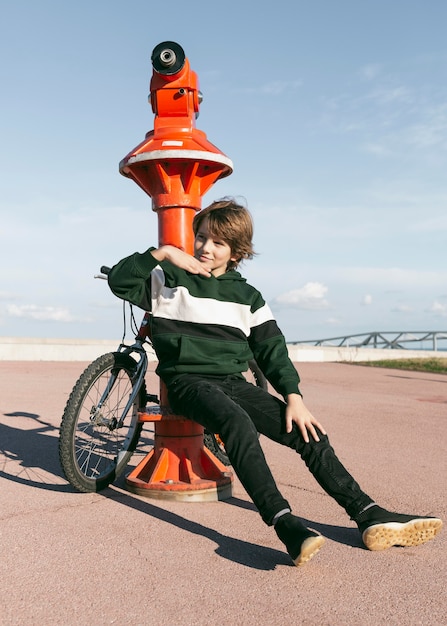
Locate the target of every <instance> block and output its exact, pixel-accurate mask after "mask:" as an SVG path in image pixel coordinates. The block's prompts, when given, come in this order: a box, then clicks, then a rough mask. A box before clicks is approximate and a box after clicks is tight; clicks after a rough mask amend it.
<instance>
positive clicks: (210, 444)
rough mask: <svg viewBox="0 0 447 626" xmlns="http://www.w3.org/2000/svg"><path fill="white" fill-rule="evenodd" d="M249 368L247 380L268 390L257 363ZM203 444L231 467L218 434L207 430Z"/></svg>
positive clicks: (249, 364) (251, 363)
mask: <svg viewBox="0 0 447 626" xmlns="http://www.w3.org/2000/svg"><path fill="white" fill-rule="evenodd" d="M248 366H249V369H248V371H247V372H246V373H245V378H246V379H247V380H248V381H249V382H251V383H252V384H253V385H257V386H258V387H261V389H265V390H267V387H268V383H267V380H266V378H265V376H264V374H263V373H262V372H261V369H260V368H259V366H258V364H257V363H256V361H250V362H249V363H248ZM203 442H204V444H205V446H206V447H207V448H208V450H210V451H211V452H212V453H213V454H214V456H215V457H216V458H218V459H219V461H220V462H221V463H223V464H224V465H231V463H230V459H229V458H228V455H227V453H226V451H225V446H224V443H223V441H222V439H221V438H220V437H219V435H218V434H217V433H210V432H209V431H208V430H206V429H205V432H204V434H203Z"/></svg>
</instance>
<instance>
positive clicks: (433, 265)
mask: <svg viewBox="0 0 447 626" xmlns="http://www.w3.org/2000/svg"><path fill="white" fill-rule="evenodd" d="M1 5H2V10H1V15H2V20H1V24H0V54H1V59H2V61H1V64H0V81H1V100H0V102H1V104H0V107H1V116H0V137H1V147H2V150H1V154H0V161H1V176H0V214H1V215H0V216H1V221H0V336H13V337H14V336H15V337H43V338H45V337H48V338H51V337H67V338H91V339H93V338H98V339H113V338H117V339H119V337H120V334H121V329H122V325H121V310H122V309H121V303H120V302H119V301H118V300H116V298H114V297H113V296H112V295H111V293H110V292H109V291H108V287H107V284H106V283H105V282H103V281H98V280H94V279H93V276H94V274H95V273H97V271H98V269H99V267H100V266H101V265H102V264H107V265H112V264H113V263H115V262H116V261H117V260H119V259H120V258H122V257H123V256H126V255H128V254H130V253H132V252H134V251H137V250H138V251H143V250H145V249H146V248H147V247H149V245H156V244H157V217H156V215H155V214H154V213H153V212H152V211H151V205H150V199H149V198H148V197H147V196H146V195H145V194H144V193H143V192H142V191H141V190H140V189H139V187H137V186H136V185H135V184H134V183H133V182H131V181H130V180H128V179H126V178H124V177H122V176H121V175H120V174H119V172H118V164H119V161H120V160H121V159H122V158H123V157H124V156H125V155H126V154H127V153H128V152H129V151H130V150H131V149H132V148H134V147H135V146H136V145H137V144H138V143H140V141H141V140H142V139H143V138H144V135H145V133H146V132H147V131H148V130H150V129H152V127H153V114H152V111H151V109H150V106H149V105H148V103H147V95H148V92H149V81H150V77H151V74H152V66H151V63H150V55H151V52H152V50H153V48H154V47H155V46H156V45H157V44H158V43H160V42H161V41H165V40H173V41H176V42H178V43H179V44H180V45H182V46H183V48H184V49H185V52H186V55H187V57H188V59H189V61H190V63H191V67H192V69H193V70H195V71H196V72H197V74H198V77H199V82H200V88H201V91H202V92H203V94H204V101H203V103H202V106H201V110H200V116H199V119H198V121H197V126H198V128H200V129H201V130H203V131H204V132H205V133H206V134H207V137H208V139H209V140H210V141H211V142H212V143H214V144H215V145H216V146H218V148H219V149H220V150H222V152H224V153H225V154H226V155H227V156H228V157H229V158H230V159H231V160H232V161H233V164H234V173H233V174H232V175H231V176H230V177H228V178H226V179H224V180H222V181H219V182H217V183H216V184H215V186H214V187H213V188H212V189H211V191H209V192H208V193H207V195H206V196H205V197H204V199H203V206H206V204H207V203H209V202H211V201H212V200H214V199H216V198H219V197H222V196H224V195H235V196H241V197H243V198H245V200H246V202H247V204H248V206H249V208H250V210H251V212H252V214H253V217H254V219H255V247H256V250H257V252H258V256H257V257H256V258H255V260H253V261H249V262H247V263H246V264H244V266H243V267H242V273H243V274H244V275H245V276H246V277H247V279H248V280H249V281H250V282H252V283H253V284H255V285H256V286H257V287H258V288H259V289H260V290H261V291H262V293H263V294H264V297H265V298H266V300H267V301H268V302H269V303H270V305H271V306H272V309H273V310H274V312H275V315H276V317H277V319H278V322H279V324H280V326H281V328H282V329H283V331H284V333H285V335H286V338H287V339H288V340H289V341H296V340H305V339H317V338H326V337H335V336H340V335H345V334H352V333H363V332H369V331H376V330H377V331H396V330H407V331H418V330H446V328H447V268H446V263H445V260H446V250H447V246H446V240H447V237H446V235H447V211H446V207H447V177H446V166H447V158H446V156H447V80H446V79H447V39H446V36H445V24H446V23H447V4H446V3H445V2H444V0H428V1H427V2H422V0H420V1H417V2H416V1H414V0H405V1H403V0H393V2H390V1H389V0H363V1H361V0H356V1H354V0H337V1H336V2H335V1H334V0H325V1H323V0H313V1H310V0H309V1H306V2H303V1H300V0H293V1H292V0H290V1H283V0H278V1H277V2H274V3H269V2H266V3H262V4H259V3H254V2H241V1H240V0H239V2H236V1H233V0H229V1H227V2H226V3H223V4H222V3H216V4H215V3H204V2H202V1H201V2H198V1H196V0H190V2H184V1H182V2H180V1H178V0H171V1H170V2H169V3H163V2H149V1H148V0H145V1H144V2H143V1H141V0H134V1H133V2H132V3H125V2H122V1H119V2H118V1H116V0H107V1H106V0H77V2H63V1H61V0H58V1H56V0H38V1H32V0H16V1H15V2H14V3H11V2H2V3H1Z"/></svg>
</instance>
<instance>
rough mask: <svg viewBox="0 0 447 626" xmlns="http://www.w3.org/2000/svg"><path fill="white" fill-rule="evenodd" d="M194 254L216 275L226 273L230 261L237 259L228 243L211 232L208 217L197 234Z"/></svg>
mask: <svg viewBox="0 0 447 626" xmlns="http://www.w3.org/2000/svg"><path fill="white" fill-rule="evenodd" d="M194 256H195V258H196V259H197V260H198V261H200V263H202V264H203V265H204V266H205V267H206V269H207V270H209V271H210V272H211V274H212V275H213V276H216V277H217V276H221V275H222V274H225V272H226V271H227V266H228V263H229V261H235V260H236V259H235V258H234V257H233V256H232V252H231V247H230V246H229V245H228V243H227V242H226V241H224V240H223V239H221V238H219V237H215V236H213V235H212V234H211V233H210V231H209V229H208V218H205V219H204V220H203V222H202V224H201V225H200V228H199V230H198V231H197V234H196V236H195V239H194Z"/></svg>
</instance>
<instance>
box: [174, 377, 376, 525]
mask: <svg viewBox="0 0 447 626" xmlns="http://www.w3.org/2000/svg"><path fill="white" fill-rule="evenodd" d="M168 397H169V402H170V405H171V408H172V409H173V411H174V412H175V413H177V414H178V415H183V416H184V417H187V418H190V419H192V420H194V421H195V422H197V423H199V424H201V425H202V426H204V427H205V428H206V429H207V430H209V431H210V432H213V433H219V436H220V437H221V439H222V441H223V442H224V444H225V450H226V452H227V454H228V457H229V459H230V462H231V464H232V466H233V469H234V471H235V472H236V474H237V476H238V478H239V480H240V481H241V483H242V485H243V486H244V488H245V490H246V491H247V493H248V495H249V496H250V498H251V499H252V500H253V502H254V504H255V505H256V507H257V508H258V510H259V512H260V514H261V516H262V519H263V520H264V522H265V523H266V524H268V525H271V524H272V520H273V518H274V516H275V515H276V513H279V512H280V511H282V510H283V509H285V508H288V507H289V508H290V505H289V503H288V502H287V500H285V499H284V498H283V496H282V495H281V493H280V492H279V490H278V487H277V486H276V483H275V480H274V478H273V476H272V474H271V472H270V469H269V467H268V465H267V462H266V460H265V456H264V453H263V451H262V448H261V446H260V444H259V440H258V433H261V434H262V435H265V436H266V437H268V438H269V439H272V440H273V441H276V442H278V443H280V444H282V445H285V446H288V447H289V448H294V449H295V450H296V451H297V452H298V454H300V456H301V458H302V459H303V460H304V462H305V463H306V465H307V467H308V468H309V470H310V472H311V473H312V475H313V476H314V477H315V479H316V480H317V481H318V483H319V484H320V485H321V487H322V488H323V489H324V490H325V491H326V492H327V493H328V494H329V495H330V496H332V497H333V498H334V499H335V500H336V501H337V502H338V504H340V505H341V506H342V507H343V508H344V509H345V510H346V512H347V513H348V515H350V517H351V518H353V519H354V518H355V517H356V515H357V514H358V513H359V512H360V511H361V510H362V509H363V508H364V507H365V506H367V505H368V504H370V503H371V502H372V500H371V498H370V497H369V496H367V495H366V494H365V493H364V492H363V491H362V490H361V489H360V486H359V485H358V484H357V483H356V481H355V480H354V478H353V477H352V476H351V475H350V474H349V473H348V471H347V470H346V469H345V467H344V466H343V465H342V464H341V462H340V461H339V460H338V458H337V456H336V455H335V452H334V450H333V448H332V447H331V445H330V444H329V440H328V437H327V436H326V435H323V434H321V433H319V437H320V441H314V440H313V439H311V440H310V442H309V443H305V442H304V440H303V438H302V436H301V433H300V432H299V430H298V428H297V427H296V425H295V424H294V425H293V430H292V432H291V433H287V432H286V429H285V408H286V405H285V403H284V402H283V401H282V400H280V399H279V398H276V397H274V396H272V395H270V394H269V393H268V392H266V391H264V390H263V389H261V388H260V387H256V386H255V385H252V384H251V383H248V382H246V381H245V379H243V378H241V377H239V376H227V377H222V378H221V377H211V376H210V377H203V376H197V375H194V374H184V375H181V376H179V377H178V378H177V379H176V380H175V381H174V382H173V383H171V384H170V385H169V386H168Z"/></svg>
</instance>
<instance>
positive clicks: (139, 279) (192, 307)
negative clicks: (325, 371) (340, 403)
mask: <svg viewBox="0 0 447 626" xmlns="http://www.w3.org/2000/svg"><path fill="white" fill-rule="evenodd" d="M152 250H154V248H150V249H149V250H147V251H146V252H144V253H142V254H140V253H135V254H133V255H131V256H129V257H127V258H125V259H123V260H122V261H120V262H119V263H117V265H115V266H114V267H113V268H112V269H111V271H110V273H109V276H108V281H109V286H110V288H111V290H112V292H113V293H114V294H115V295H116V296H117V297H118V298H121V299H123V300H128V301H129V302H131V303H132V304H135V305H136V306H138V307H140V308H142V309H143V310H145V311H151V312H152V322H151V324H152V328H151V336H152V341H153V345H154V349H155V352H156V354H157V357H158V360H159V364H158V367H157V373H158V375H159V376H160V377H161V378H162V379H163V380H164V382H165V383H166V384H167V385H168V387H169V384H170V383H171V382H172V381H173V380H174V379H175V378H176V377H177V376H178V375H180V374H183V373H189V374H199V375H205V376H206V375H208V376H209V375H216V376H226V375H230V374H241V373H242V372H245V371H246V370H247V369H248V361H249V360H250V359H252V358H255V359H256V361H257V363H258V365H259V367H260V368H261V370H262V371H263V373H264V375H265V377H266V378H267V379H268V381H269V382H270V383H271V385H272V386H273V388H274V389H275V390H276V391H277V392H278V393H280V394H281V395H283V396H286V395H287V394H289V393H300V392H299V389H298V384H299V376H298V373H297V371H296V369H295V367H294V365H293V363H292V362H291V361H290V359H289V356H288V351H287V346H286V342H285V338H284V335H283V334H282V333H281V331H280V330H279V328H278V326H277V324H276V321H275V320H274V318H273V316H272V313H271V311H270V308H269V306H268V305H267V304H266V303H265V301H264V299H263V297H262V295H261V294H260V293H259V291H257V290H256V289H255V288H254V287H252V286H251V285H249V284H248V283H247V282H246V280H245V278H242V276H241V275H240V274H239V272H237V271H235V270H231V271H228V272H226V273H225V274H222V275H221V276H218V277H214V276H211V277H210V278H207V277H204V276H199V275H196V274H190V273H189V272H186V271H184V270H182V269H180V268H178V267H176V266H175V265H173V264H172V263H169V262H168V261H163V262H159V261H157V260H156V259H155V258H154V257H153V256H152V254H151V251H152Z"/></svg>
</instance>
